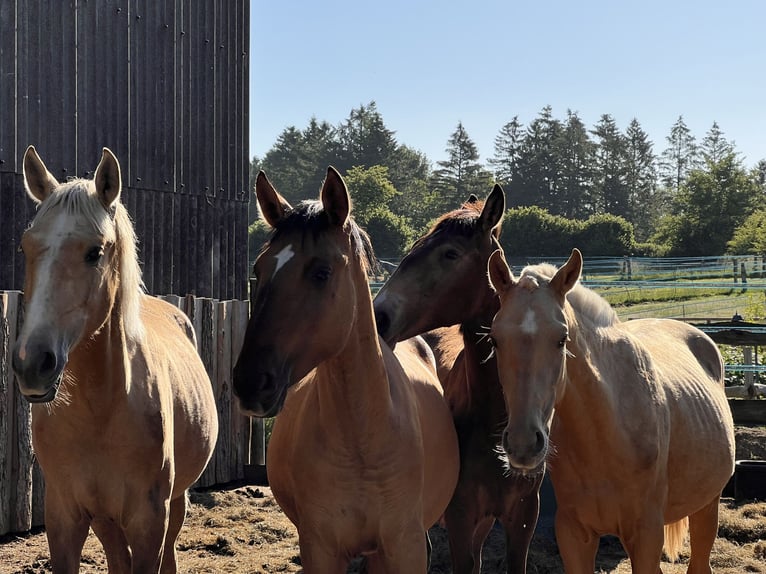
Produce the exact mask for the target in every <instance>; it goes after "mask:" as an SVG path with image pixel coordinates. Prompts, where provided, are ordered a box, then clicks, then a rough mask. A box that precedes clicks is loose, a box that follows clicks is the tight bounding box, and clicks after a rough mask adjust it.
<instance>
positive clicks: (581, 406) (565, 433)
mask: <svg viewBox="0 0 766 574" xmlns="http://www.w3.org/2000/svg"><path fill="white" fill-rule="evenodd" d="M568 322H569V329H570V331H569V336H570V343H569V344H568V345H567V348H568V350H569V351H570V353H571V354H570V356H568V357H567V359H566V383H565V384H566V389H565V390H564V394H563V396H562V397H561V398H560V399H559V400H558V402H557V403H556V419H557V421H556V426H557V427H558V428H559V429H560V433H557V440H558V442H561V441H562V439H563V440H566V441H578V442H580V444H583V445H585V444H587V445H590V446H593V445H597V444H598V441H595V442H594V441H593V432H594V428H595V426H597V425H610V424H611V421H612V420H613V418H614V416H615V411H614V408H613V400H612V399H613V397H612V393H611V387H610V386H609V385H608V384H607V383H606V382H605V381H604V379H603V378H602V377H601V376H600V371H601V370H602V369H601V368H600V365H599V362H600V360H602V357H604V356H606V355H607V353H608V349H605V348H604V346H605V344H606V339H604V337H603V336H602V335H601V334H600V331H599V329H596V328H588V329H583V328H582V325H580V324H579V322H578V319H577V318H574V319H570V320H569V321H568ZM583 413H587V416H584V415H583Z"/></svg>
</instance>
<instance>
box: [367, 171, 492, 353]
mask: <svg viewBox="0 0 766 574" xmlns="http://www.w3.org/2000/svg"><path fill="white" fill-rule="evenodd" d="M504 211H505V194H504V193H503V189H502V188H501V187H500V186H499V185H495V187H494V188H493V190H492V192H491V193H490V194H489V196H488V197H487V199H486V201H484V202H481V201H479V200H478V199H477V198H476V196H474V195H472V196H471V197H470V198H469V199H468V201H466V202H465V203H464V204H463V206H462V207H461V208H460V209H457V210H455V211H452V212H450V213H447V214H445V215H443V216H442V217H440V218H439V219H438V220H437V222H436V223H435V224H434V226H433V227H432V228H431V230H430V231H429V232H428V234H426V235H425V236H423V237H422V238H420V239H418V240H417V241H416V242H415V245H414V246H413V247H412V250H411V251H410V252H409V253H408V254H407V255H406V257H405V258H404V259H402V262H401V263H400V264H399V267H398V268H397V269H396V271H395V272H394V273H393V275H392V276H391V277H390V279H389V280H388V281H387V282H386V284H385V285H384V286H383V287H382V288H381V290H380V291H379V292H378V294H377V295H376V297H375V301H374V306H375V321H376V323H377V327H378V332H379V333H380V335H381V337H383V339H385V340H386V341H387V342H388V343H389V344H392V343H396V342H397V341H402V340H404V339H407V338H409V337H412V336H414V335H417V334H419V333H423V332H425V331H429V330H431V329H434V328H436V327H442V326H448V325H455V324H458V323H461V322H462V321H464V320H465V319H466V318H468V317H473V316H476V315H477V314H478V312H479V311H480V310H481V309H482V308H483V307H484V306H485V305H486V303H487V300H488V299H489V298H494V293H493V292H492V291H491V290H490V288H489V286H488V285H487V282H486V274H487V260H488V259H489V256H490V254H491V253H492V252H493V251H494V250H496V249H499V247H500V244H499V243H498V237H499V235H500V227H501V222H502V218H503V213H504ZM476 285H482V286H486V288H485V289H483V290H480V291H478V292H477V290H476Z"/></svg>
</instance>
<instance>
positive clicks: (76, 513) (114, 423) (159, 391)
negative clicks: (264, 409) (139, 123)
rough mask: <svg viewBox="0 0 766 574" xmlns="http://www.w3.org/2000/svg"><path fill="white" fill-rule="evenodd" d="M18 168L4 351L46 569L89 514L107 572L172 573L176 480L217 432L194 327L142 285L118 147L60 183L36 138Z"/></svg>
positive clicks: (184, 480) (180, 484)
mask: <svg viewBox="0 0 766 574" xmlns="http://www.w3.org/2000/svg"><path fill="white" fill-rule="evenodd" d="M24 181H25V185H26V188H27V191H28V193H29V195H30V197H31V198H32V199H33V200H34V201H36V202H37V203H39V206H38V212H37V215H36V217H35V218H34V220H33V222H32V225H31V226H30V227H29V229H28V230H27V231H26V232H25V233H24V236H23V239H22V247H23V250H24V254H25V256H26V280H25V288H24V290H25V294H24V297H25V302H26V313H25V320H24V325H23V327H22V330H21V333H20V335H19V337H18V341H17V343H16V346H15V348H14V350H13V368H14V371H15V372H16V377H17V381H18V385H19V389H20V390H21V392H22V394H23V395H24V396H25V397H26V398H27V400H29V401H30V402H31V403H33V405H32V439H33V445H34V449H35V453H36V455H37V458H38V460H39V461H40V466H41V467H42V470H43V474H44V476H45V484H46V491H45V527H46V532H47V536H48V543H49V546H50V551H51V564H52V567H53V571H54V572H55V573H56V574H59V573H73V572H78V571H79V566H80V554H81V551H82V547H83V543H84V541H85V538H86V536H87V534H88V528H89V527H92V528H93V531H94V532H95V534H96V536H98V538H99V539H100V541H101V543H102V544H103V546H104V550H105V552H106V557H107V561H108V565H109V571H110V572H117V573H123V572H133V573H134V574H138V573H141V574H143V573H147V572H158V571H160V569H161V571H162V572H175V571H176V556H175V541H176V538H177V536H178V532H179V530H180V529H181V526H182V525H183V521H184V516H185V513H186V491H187V489H188V488H189V486H191V485H192V484H193V483H194V482H195V481H196V480H197V478H198V477H199V475H200V474H201V473H202V471H203V469H204V468H205V465H206V464H207V462H208V460H209V459H210V456H211V454H212V452H213V448H214V446H215V441H216V437H217V434H218V419H217V414H216V406H215V402H214V399H213V394H212V390H211V386H210V380H209V379H208V377H207V374H206V372H205V369H204V366H203V365H202V362H201V360H200V359H199V356H198V355H197V351H196V346H195V340H194V331H193V330H192V327H191V324H190V323H189V321H188V319H187V318H186V316H185V315H184V314H183V313H181V312H180V311H179V310H178V309H176V308H175V307H173V306H171V305H169V304H167V303H165V302H163V301H161V300H159V299H156V298H154V297H149V296H147V295H144V294H143V292H142V281H141V273H140V268H139V266H138V260H137V258H136V239H135V234H134V231H133V227H132V224H131V222H130V219H129V217H128V214H127V212H126V210H125V208H124V207H123V205H122V204H121V203H120V199H119V198H120V190H121V176H120V167H119V164H118V162H117V159H116V158H115V157H114V155H113V154H112V153H111V152H110V151H109V150H108V149H106V148H105V149H104V151H103V155H102V157H101V161H100V163H99V164H98V167H97V168H96V172H95V176H94V179H93V180H92V181H87V180H82V179H77V180H74V181H70V182H67V183H64V184H59V183H58V182H57V181H56V179H55V178H54V177H53V175H51V174H50V173H49V172H48V170H47V169H46V168H45V165H44V164H43V163H42V161H41V160H40V158H39V156H38V155H37V153H36V152H35V150H34V148H33V147H31V146H30V147H29V149H27V152H26V154H25V155H24Z"/></svg>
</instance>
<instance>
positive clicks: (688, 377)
mask: <svg viewBox="0 0 766 574" xmlns="http://www.w3.org/2000/svg"><path fill="white" fill-rule="evenodd" d="M581 270H582V256H581V255H580V252H579V251H578V250H576V249H575V250H574V251H572V255H571V256H570V258H569V260H568V261H567V262H566V264H565V265H564V266H563V267H561V268H560V269H558V270H556V269H555V268H554V267H553V266H551V265H537V266H532V267H527V268H525V269H524V270H523V271H522V273H521V276H520V277H519V279H518V280H516V279H515V278H514V276H513V275H512V273H511V272H510V269H509V268H508V265H507V264H506V262H505V260H504V258H503V255H502V253H501V252H500V251H497V252H495V253H493V254H492V256H491V257H490V260H489V274H490V279H491V281H492V285H494V287H495V289H497V292H498V294H499V296H500V310H499V311H498V313H497V315H496V316H495V319H494V321H493V323H492V330H491V337H492V339H493V342H494V344H495V346H496V349H495V350H496V354H497V362H498V366H499V373H500V380H501V381H502V384H503V388H504V389H505V401H506V406H507V409H508V426H507V427H506V430H505V432H504V433H503V446H504V448H505V450H506V451H507V453H508V459H509V461H510V463H511V464H512V465H513V466H514V467H516V468H520V469H524V470H532V471H534V470H535V469H537V468H540V466H541V465H542V464H543V463H544V461H545V459H546V456H547V455H548V453H549V450H550V448H551V447H550V446H549V445H554V446H553V448H555V451H554V454H553V456H552V458H550V459H549V461H548V463H549V468H550V473H551V479H552V481H553V487H554V490H555V492H556V501H557V503H558V510H557V513H556V538H557V541H558V546H559V550H560V552H561V557H562V559H563V561H564V566H565V568H566V571H567V572H568V573H569V574H572V573H576V574H580V573H585V572H588V573H589V574H590V573H592V572H593V569H594V560H595V555H596V551H597V547H598V540H599V536H600V535H602V534H614V535H617V536H619V538H620V540H621V541H622V544H623V546H624V547H625V550H626V551H627V553H628V556H629V557H630V562H631V565H632V568H633V572H634V573H635V574H657V572H658V571H660V569H659V564H660V558H661V557H662V551H663V545H664V548H665V552H666V553H667V555H668V557H670V558H671V559H675V558H676V557H677V555H678V551H679V549H680V547H681V545H682V543H683V539H684V537H685V534H686V531H687V529H688V531H689V534H690V540H691V557H690V559H689V566H688V570H687V571H688V572H690V573H694V574H698V573H705V574H709V573H710V572H711V570H710V551H711V548H712V546H713V541H714V540H715V537H716V534H717V530H718V501H719V498H720V495H721V490H722V489H723V487H724V485H725V484H726V482H727V480H728V479H729V477H730V476H731V474H732V472H733V470H734V428H733V423H732V418H731V413H730V411H729V406H728V403H727V402H726V397H725V395H724V389H723V364H722V360H721V355H720V353H719V352H718V348H717V347H716V346H715V344H714V343H713V341H711V340H710V338H709V337H707V336H706V335H705V334H704V333H702V332H701V331H699V330H698V329H695V328H694V327H691V326H689V325H686V324H685V323H682V322H680V321H673V320H668V319H640V320H636V321H628V322H625V323H622V322H620V320H619V319H618V318H617V315H616V313H615V312H614V310H613V309H612V308H611V307H610V306H609V304H608V303H607V302H606V301H604V299H602V298H601V297H599V296H598V295H596V294H595V293H593V292H592V291H590V290H589V289H587V288H585V287H583V286H582V285H580V284H579V281H578V279H579V277H580V272H581ZM663 526H664V533H663Z"/></svg>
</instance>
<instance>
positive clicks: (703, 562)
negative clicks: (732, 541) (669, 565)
mask: <svg viewBox="0 0 766 574" xmlns="http://www.w3.org/2000/svg"><path fill="white" fill-rule="evenodd" d="M720 499H721V497H720V496H716V497H715V498H714V499H713V500H711V501H710V503H708V504H707V505H706V506H705V507H703V508H702V509H701V510H698V511H697V512H695V513H694V514H692V515H691V516H689V545H690V546H691V556H690V558H689V566H688V568H687V569H686V572H687V574H710V573H711V572H712V570H711V568H710V552H711V551H712V550H713V543H714V542H715V538H716V536H717V535H718V503H719V501H720Z"/></svg>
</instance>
